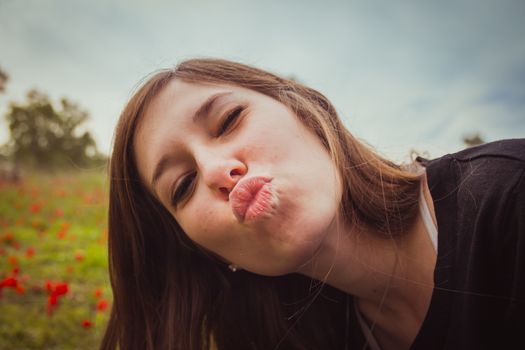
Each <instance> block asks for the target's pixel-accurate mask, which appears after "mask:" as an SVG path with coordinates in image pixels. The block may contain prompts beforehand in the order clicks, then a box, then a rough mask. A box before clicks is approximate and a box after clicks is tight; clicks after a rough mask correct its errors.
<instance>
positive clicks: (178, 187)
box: [134, 80, 341, 275]
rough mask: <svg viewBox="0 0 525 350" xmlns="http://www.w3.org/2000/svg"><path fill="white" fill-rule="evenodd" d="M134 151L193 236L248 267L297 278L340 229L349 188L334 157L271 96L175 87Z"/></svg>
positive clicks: (148, 115) (141, 131)
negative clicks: (341, 208)
mask: <svg viewBox="0 0 525 350" xmlns="http://www.w3.org/2000/svg"><path fill="white" fill-rule="evenodd" d="M134 153H135V157H136V162H137V166H138V170H139V173H140V176H141V179H142V181H144V183H145V185H146V187H147V188H148V189H149V190H150V191H151V193H152V194H153V195H154V196H155V197H156V198H158V199H159V201H160V202H161V203H162V204H163V205H164V206H165V207H166V208H167V209H168V210H169V212H170V213H171V214H172V215H173V217H174V218H175V219H176V220H177V222H178V223H179V225H180V226H181V227H182V228H183V229H184V231H185V232H186V234H187V235H188V236H189V238H190V239H191V240H193V241H194V242H196V243H197V244H199V245H200V246H202V247H204V248H206V249H207V250H209V251H212V252H214V253H215V254H218V255H219V256H221V257H222V258H223V259H224V260H226V261H227V262H231V263H234V264H236V265H237V266H239V267H240V268H243V269H246V270H249V271H251V272H254V273H258V274H262V275H281V274H286V273H291V272H296V271H297V270H298V268H299V267H300V266H301V265H303V264H305V263H306V262H307V261H308V260H309V259H310V258H311V257H312V256H313V254H314V253H315V251H316V250H317V249H318V247H319V245H320V244H321V243H322V241H323V239H324V238H325V237H326V236H327V235H328V234H329V233H330V232H331V231H333V229H334V224H335V221H336V215H337V212H338V207H339V203H340V199H341V190H340V188H341V186H340V180H339V176H338V175H337V174H338V173H337V171H336V168H335V166H334V164H333V162H332V160H331V158H330V156H329V153H328V151H327V150H326V149H325V148H324V147H323V146H322V144H321V142H320V140H319V139H318V138H317V137H316V136H315V135H314V134H313V133H312V132H311V131H310V130H308V129H307V128H306V127H305V126H304V125H303V124H302V123H301V122H300V121H299V120H298V118H297V116H296V115H295V114H294V113H293V112H292V111H291V110H290V109H289V108H287V107H286V106H285V105H283V104H282V103H280V102H278V101H276V100H274V99H273V98H271V97H268V96H266V95H263V94H260V93H258V92H255V91H252V90H248V89H244V88H241V87H236V86H230V85H209V84H194V83H187V82H183V81H180V80H173V81H171V82H170V83H169V84H168V85H167V86H166V87H165V88H164V89H163V90H162V91H161V92H160V93H159V94H158V95H157V96H156V97H155V98H154V99H153V101H152V103H151V104H150V106H149V107H148V109H147V110H146V112H145V113H144V115H143V117H142V119H141V121H140V123H139V126H138V129H137V131H136V134H135V138H134Z"/></svg>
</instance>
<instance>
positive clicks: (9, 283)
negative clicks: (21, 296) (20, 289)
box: [0, 277, 18, 288]
mask: <svg viewBox="0 0 525 350" xmlns="http://www.w3.org/2000/svg"><path fill="white" fill-rule="evenodd" d="M17 284H18V281H17V280H16V278H14V277H7V278H4V279H3V280H2V281H0V288H4V287H13V288H16V286H17Z"/></svg>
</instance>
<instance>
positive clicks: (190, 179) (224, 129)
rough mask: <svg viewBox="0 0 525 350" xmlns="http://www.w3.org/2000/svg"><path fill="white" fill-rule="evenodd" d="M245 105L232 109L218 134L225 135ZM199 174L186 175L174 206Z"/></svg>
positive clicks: (173, 202)
mask: <svg viewBox="0 0 525 350" xmlns="http://www.w3.org/2000/svg"><path fill="white" fill-rule="evenodd" d="M244 109H245V107H244V106H237V107H235V108H234V109H232V110H231V111H230V112H229V113H228V114H227V116H226V117H225V118H223V122H222V123H221V125H220V128H219V132H218V135H217V136H222V135H224V134H225V133H226V132H227V131H228V130H229V129H230V127H231V125H233V124H234V123H235V122H236V121H237V119H238V118H239V116H240V115H241V113H242V112H243V111H244ZM196 176H197V173H195V172H193V173H190V174H189V175H187V176H185V177H184V178H183V179H182V181H181V184H180V185H179V186H178V187H177V188H176V189H175V192H174V193H173V195H172V196H171V203H172V205H173V206H177V204H178V203H179V202H180V201H181V200H182V199H183V198H184V197H186V196H187V193H188V188H190V186H191V185H192V184H193V183H194V181H193V180H194V179H195V177H196Z"/></svg>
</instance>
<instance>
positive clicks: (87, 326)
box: [82, 320, 93, 328]
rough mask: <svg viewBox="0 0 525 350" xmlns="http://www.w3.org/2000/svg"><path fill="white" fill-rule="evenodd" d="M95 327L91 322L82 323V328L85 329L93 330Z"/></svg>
mask: <svg viewBox="0 0 525 350" xmlns="http://www.w3.org/2000/svg"><path fill="white" fill-rule="evenodd" d="M92 326H93V323H92V322H91V321H89V320H84V321H82V327H84V328H91V327H92Z"/></svg>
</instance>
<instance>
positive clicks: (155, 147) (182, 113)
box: [133, 79, 255, 183]
mask: <svg viewBox="0 0 525 350" xmlns="http://www.w3.org/2000/svg"><path fill="white" fill-rule="evenodd" d="M227 91H231V92H233V93H234V94H243V95H246V94H254V93H255V92H254V91H251V90H248V89H244V88H241V87H237V86H233V85H219V84H203V83H188V82H185V81H182V80H178V79H174V80H172V81H170V82H169V83H168V84H167V85H166V86H165V87H164V88H163V89H162V90H161V91H160V92H159V93H158V94H157V95H156V96H155V97H153V99H152V100H151V102H150V104H149V105H148V106H147V108H146V110H145V111H144V113H143V114H142V116H140V117H139V120H138V125H137V128H136V130H135V134H134V137H133V153H134V157H135V161H136V164H137V168H138V172H139V175H140V177H141V179H142V180H143V181H146V183H147V182H148V179H149V176H151V172H152V168H153V166H154V162H155V160H156V159H157V158H159V152H162V150H163V149H165V147H166V146H168V145H167V144H166V141H167V140H172V141H173V140H175V139H176V138H177V135H184V134H188V133H189V132H190V131H191V128H193V127H194V125H192V116H193V114H194V113H195V112H196V110H197V109H198V108H199V107H200V106H201V104H202V103H203V102H204V101H205V100H206V99H207V98H208V97H209V96H211V95H213V94H215V93H220V92H227Z"/></svg>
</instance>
